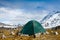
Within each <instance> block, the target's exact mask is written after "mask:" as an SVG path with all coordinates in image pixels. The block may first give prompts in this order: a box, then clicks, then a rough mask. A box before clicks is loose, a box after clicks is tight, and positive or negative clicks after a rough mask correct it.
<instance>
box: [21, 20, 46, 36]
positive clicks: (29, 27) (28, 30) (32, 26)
mask: <svg viewBox="0 0 60 40" xmlns="http://www.w3.org/2000/svg"><path fill="white" fill-rule="evenodd" d="M44 32H46V30H45V29H44V28H43V26H42V25H41V24H40V23H39V22H37V21H35V20H31V21H29V22H28V23H27V24H26V25H24V27H23V29H22V30H21V31H20V33H22V34H28V35H35V34H36V33H44Z"/></svg>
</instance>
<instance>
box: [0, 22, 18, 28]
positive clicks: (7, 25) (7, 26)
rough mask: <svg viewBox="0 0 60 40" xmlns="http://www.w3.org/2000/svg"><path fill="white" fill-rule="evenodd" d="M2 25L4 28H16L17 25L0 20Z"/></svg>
mask: <svg viewBox="0 0 60 40" xmlns="http://www.w3.org/2000/svg"><path fill="white" fill-rule="evenodd" d="M0 27H3V28H16V27H17V26H15V25H9V24H4V23H1V22H0Z"/></svg>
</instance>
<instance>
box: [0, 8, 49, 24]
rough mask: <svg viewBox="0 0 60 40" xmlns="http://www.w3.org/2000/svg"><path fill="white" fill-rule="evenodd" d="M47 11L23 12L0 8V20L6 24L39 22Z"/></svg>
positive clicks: (21, 10)
mask: <svg viewBox="0 0 60 40" xmlns="http://www.w3.org/2000/svg"><path fill="white" fill-rule="evenodd" d="M47 13H48V11H46V10H42V12H39V13H38V12H25V11H24V10H23V9H9V8H4V7H1V8H0V19H1V20H2V21H1V20H0V21H1V22H3V23H6V24H25V23H26V22H28V21H29V20H33V19H34V20H37V21H39V22H40V20H41V19H42V18H43V17H44V16H46V14H47Z"/></svg>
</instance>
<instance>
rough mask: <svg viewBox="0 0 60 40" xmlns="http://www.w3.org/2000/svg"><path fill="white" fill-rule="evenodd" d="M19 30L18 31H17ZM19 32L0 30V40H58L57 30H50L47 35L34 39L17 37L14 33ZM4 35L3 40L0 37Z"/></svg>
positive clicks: (59, 38)
mask: <svg viewBox="0 0 60 40" xmlns="http://www.w3.org/2000/svg"><path fill="white" fill-rule="evenodd" d="M19 30H20V29H19ZM19 30H16V29H14V30H7V29H1V30H0V40H60V29H58V30H50V29H48V30H47V31H48V32H49V34H43V35H38V36H37V37H36V38H33V36H21V35H20V36H19V35H17V34H16V33H17V32H19ZM52 31H53V32H58V33H59V34H58V35H55V34H54V33H52ZM11 32H14V33H15V34H14V35H12V34H11ZM3 34H4V35H5V36H6V38H3V37H2V35H3Z"/></svg>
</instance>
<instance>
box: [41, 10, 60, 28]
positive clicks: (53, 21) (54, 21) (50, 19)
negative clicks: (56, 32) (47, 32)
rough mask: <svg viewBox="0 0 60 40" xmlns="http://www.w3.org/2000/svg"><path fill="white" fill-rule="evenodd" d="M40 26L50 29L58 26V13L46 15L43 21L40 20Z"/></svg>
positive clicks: (59, 13) (59, 21) (59, 19)
mask: <svg viewBox="0 0 60 40" xmlns="http://www.w3.org/2000/svg"><path fill="white" fill-rule="evenodd" d="M42 25H43V26H44V27H45V28H52V27H56V26H59V25H60V12H59V11H57V12H55V13H51V14H48V15H47V16H46V17H44V20H42Z"/></svg>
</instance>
